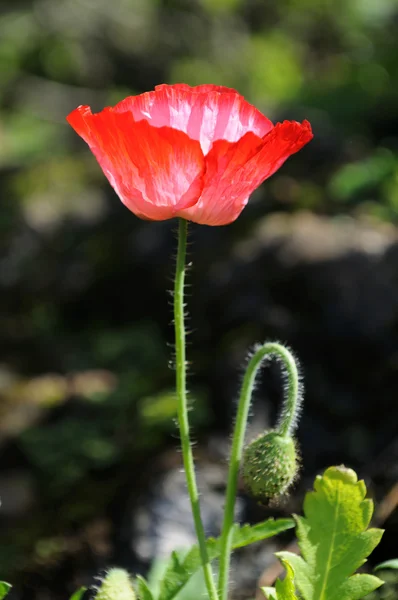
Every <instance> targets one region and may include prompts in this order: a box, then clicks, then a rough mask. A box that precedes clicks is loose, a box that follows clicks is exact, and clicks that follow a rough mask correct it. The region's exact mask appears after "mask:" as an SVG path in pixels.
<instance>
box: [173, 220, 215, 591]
mask: <svg viewBox="0 0 398 600" xmlns="http://www.w3.org/2000/svg"><path fill="white" fill-rule="evenodd" d="M186 247H187V222H186V221H185V220H184V219H179V227H178V251H177V266H176V274H175V282H174V329H175V349H176V391H177V399H178V423H179V428H180V438H181V448H182V457H183V462H184V470H185V477H186V481H187V488H188V494H189V499H190V501H191V509H192V515H193V520H194V523H195V530H196V536H197V538H198V543H199V551H200V558H201V562H202V566H203V573H204V577H205V582H206V587H207V592H208V595H209V598H210V600H218V594H217V588H216V585H215V582H214V578H213V572H212V570H211V565H210V562H209V557H208V553H207V547H206V537H205V532H204V528H203V523H202V518H201V515H200V505H199V494H198V487H197V484H196V476H195V466H194V461H193V455H192V447H191V441H190V437H189V422H188V406H187V390H186V358H185V324H184V280H185V259H186Z"/></svg>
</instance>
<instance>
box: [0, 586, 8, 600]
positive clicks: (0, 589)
mask: <svg viewBox="0 0 398 600" xmlns="http://www.w3.org/2000/svg"><path fill="white" fill-rule="evenodd" d="M10 589H11V585H10V584H9V583H6V582H5V581H0V600H3V598H5V597H6V596H7V594H8V592H9V591H10Z"/></svg>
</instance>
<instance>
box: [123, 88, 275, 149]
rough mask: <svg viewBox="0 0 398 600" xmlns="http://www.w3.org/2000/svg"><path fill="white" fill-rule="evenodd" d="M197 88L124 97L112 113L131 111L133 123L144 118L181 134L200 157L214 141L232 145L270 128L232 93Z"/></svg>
mask: <svg viewBox="0 0 398 600" xmlns="http://www.w3.org/2000/svg"><path fill="white" fill-rule="evenodd" d="M216 87H217V86H216ZM187 88H188V89H187ZM198 88H203V91H199V89H198ZM198 88H189V86H185V85H183V84H178V85H176V86H168V85H162V86H158V88H157V89H156V91H154V92H147V93H145V94H141V95H140V96H130V97H129V98H126V99H125V100H123V101H122V102H119V104H117V105H116V106H115V107H114V108H113V109H112V110H114V111H115V112H117V113H123V112H131V114H132V115H133V117H134V120H135V121H140V120H142V119H145V120H147V121H148V122H150V123H151V124H152V125H153V126H154V127H165V126H167V127H172V128H173V129H178V130H180V131H184V132H185V133H187V134H188V135H189V137H190V138H192V139H194V140H197V141H200V143H201V146H202V150H203V153H204V154H207V153H208V152H209V150H210V147H211V145H212V143H213V142H214V141H217V140H221V139H225V140H227V141H229V142H236V141H238V140H239V139H240V138H241V137H242V136H243V135H245V133H247V132H249V131H251V132H253V133H255V134H256V135H258V136H259V137H263V136H264V135H266V134H267V133H268V132H269V131H270V130H271V129H272V127H273V126H272V123H271V121H270V120H269V119H267V118H266V117H265V116H264V115H262V114H261V113H260V111H258V110H257V109H256V108H255V107H254V106H252V105H251V104H249V103H248V102H246V100H245V99H244V98H243V96H240V95H239V94H238V93H237V92H236V91H235V90H230V91H229V90H228V88H222V90H223V91H218V90H216V91H214V90H213V86H198ZM193 90H195V91H193Z"/></svg>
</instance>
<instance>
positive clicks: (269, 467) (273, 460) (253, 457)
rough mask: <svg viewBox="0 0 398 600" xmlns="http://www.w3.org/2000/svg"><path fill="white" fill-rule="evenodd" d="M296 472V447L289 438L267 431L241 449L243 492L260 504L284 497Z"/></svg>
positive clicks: (288, 436)
mask: <svg viewBox="0 0 398 600" xmlns="http://www.w3.org/2000/svg"><path fill="white" fill-rule="evenodd" d="M297 471H298V459H297V452H296V444H295V441H294V439H293V438H292V437H291V436H290V435H284V436H282V435H281V434H280V433H278V432H277V431H268V432H267V433H264V434H262V435H261V436H260V437H258V438H257V439H256V440H254V441H253V442H251V443H250V444H249V445H248V446H247V447H246V449H245V451H244V454H243V462H242V475H243V481H244V483H245V486H246V489H247V491H248V492H249V493H250V495H251V496H253V498H255V499H256V500H258V502H260V503H261V504H267V503H268V502H269V500H272V499H273V498H275V497H277V496H280V495H281V494H284V493H285V492H286V490H287V489H288V488H289V487H290V485H291V484H292V483H293V482H294V480H295V478H296V475H297Z"/></svg>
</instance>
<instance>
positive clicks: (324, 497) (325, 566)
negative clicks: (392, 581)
mask: <svg viewBox="0 0 398 600" xmlns="http://www.w3.org/2000/svg"><path fill="white" fill-rule="evenodd" d="M314 490H315V491H313V492H308V493H307V495H306V497H305V500H304V515H305V516H304V517H295V519H296V532H297V537H298V539H299V546H300V549H301V552H302V555H303V556H302V557H300V556H297V555H296V554H292V553H291V552H280V553H278V556H279V557H280V558H282V559H284V560H286V561H287V562H288V563H289V565H290V566H292V567H293V569H294V573H295V582H296V584H297V587H298V589H299V591H300V593H301V594H302V596H303V598H304V600H359V599H360V598H363V597H364V596H366V595H367V594H369V593H370V592H371V591H373V590H375V589H376V588H378V587H379V586H380V585H382V583H383V582H382V581H381V580H380V579H378V577H375V576H374V575H366V574H361V575H358V574H357V575H353V573H354V572H355V571H356V570H357V569H358V568H359V567H360V566H361V565H363V564H364V562H366V557H367V556H369V554H370V553H371V552H372V550H373V549H374V548H375V547H376V546H377V544H378V543H379V541H380V539H381V536H382V534H383V531H382V530H381V529H367V527H368V525H369V522H370V519H371V517H372V513H373V502H372V501H371V500H366V499H365V495H366V487H365V483H364V482H363V481H358V479H357V476H356V474H355V473H354V471H352V470H351V469H346V468H345V467H331V468H329V469H327V470H326V471H325V473H324V474H323V475H322V476H318V477H317V478H316V480H315V484H314Z"/></svg>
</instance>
